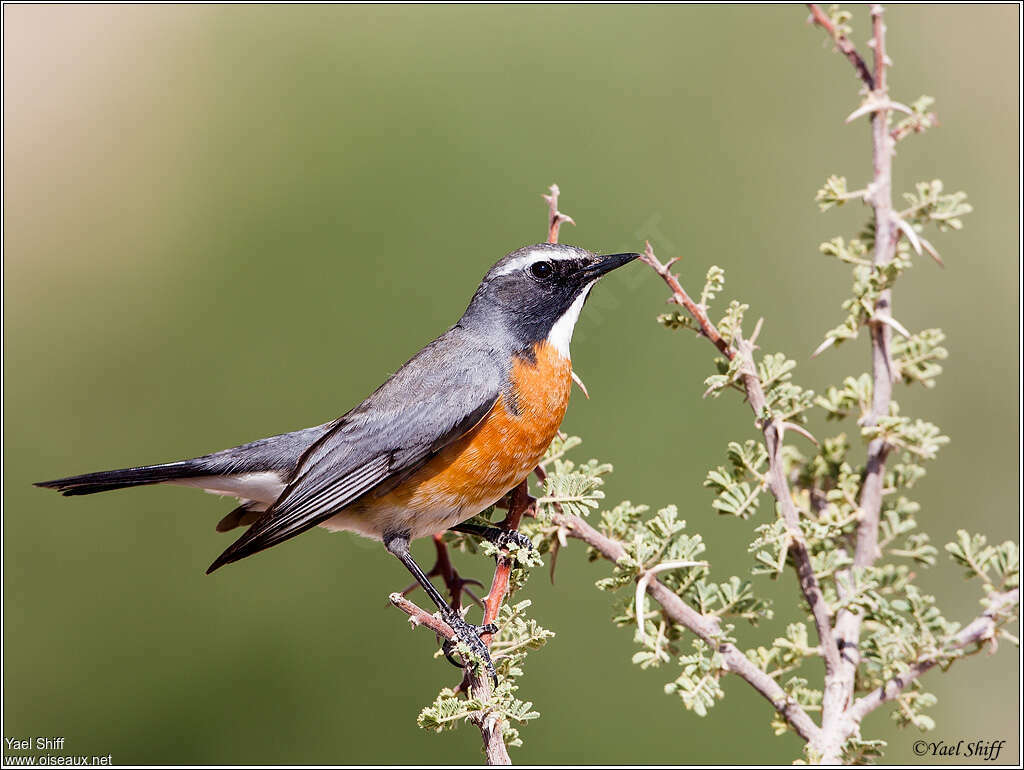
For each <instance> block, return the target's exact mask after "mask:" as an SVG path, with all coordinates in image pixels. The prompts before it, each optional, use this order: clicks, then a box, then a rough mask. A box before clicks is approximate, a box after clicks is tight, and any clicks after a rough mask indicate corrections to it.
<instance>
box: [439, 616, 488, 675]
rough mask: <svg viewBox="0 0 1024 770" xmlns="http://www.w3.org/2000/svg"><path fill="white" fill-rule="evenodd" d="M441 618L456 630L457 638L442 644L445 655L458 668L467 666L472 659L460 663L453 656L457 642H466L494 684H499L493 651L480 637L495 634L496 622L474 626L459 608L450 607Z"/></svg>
mask: <svg viewBox="0 0 1024 770" xmlns="http://www.w3.org/2000/svg"><path fill="white" fill-rule="evenodd" d="M441 618H442V619H443V620H444V622H445V623H447V624H448V625H449V626H451V629H452V631H454V632H455V639H452V640H446V641H445V643H444V644H443V645H441V651H442V652H443V653H444V656H445V657H446V658H447V659H448V662H449V663H451V664H452V665H453V666H455V667H456V668H465V667H466V665H467V664H470V661H468V660H466V661H465V662H463V663H460V662H459V661H458V660H456V659H455V658H454V657H453V653H455V652H457V650H456V649H455V646H456V644H458V643H460V642H461V643H462V644H465V645H466V646H467V647H468V648H469V651H470V652H471V653H472V654H473V655H474V656H476V657H477V658H479V659H480V662H481V664H482V665H483V667H484V668H485V669H486V670H487V674H488V675H489V676H490V677H491V681H492V682H494V686H495V687H497V686H498V672H497V671H495V670H494V663H493V662H491V652H490V650H488V649H487V645H486V644H484V640H483V639H481V638H480V635H481V634H495V633H497V632H498V627H497V626H496V625H494V623H488V624H487V625H484V626H474V625H473V624H472V623H467V622H466V619H465V618H463V617H462V613H461V612H459V611H458V610H454V609H449V610H447V611H442V612H441Z"/></svg>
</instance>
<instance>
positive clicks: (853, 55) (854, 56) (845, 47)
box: [807, 3, 875, 90]
mask: <svg viewBox="0 0 1024 770" xmlns="http://www.w3.org/2000/svg"><path fill="white" fill-rule="evenodd" d="M807 7H808V8H810V10H811V21H812V22H814V23H815V24H817V25H818V26H819V27H821V28H822V29H824V30H825V31H826V32H827V33H828V35H829V37H831V38H832V41H833V42H834V43H835V44H836V48H838V49H839V51H840V53H842V54H843V56H845V57H846V58H847V59H849V60H850V64H852V65H853V68H854V69H855V70H857V76H858V77H859V78H860V79H861V80H863V81H864V85H866V86H867V87H868V89H869V90H872V89H874V87H875V79H874V78H873V77H872V76H871V71H870V70H869V69H868V65H867V64H865V63H864V59H862V58H861V55H860V54H859V53H857V49H856V48H854V45H853V43H851V42H850V39H849V38H848V37H846V35H841V34H839V33H838V32H836V28H835V27H834V26H833V25H832V21H831V20H830V19H829V17H828V15H827V14H826V13H825V12H824V11H822V10H821V8H819V7H818V5H817V4H816V3H808V4H807Z"/></svg>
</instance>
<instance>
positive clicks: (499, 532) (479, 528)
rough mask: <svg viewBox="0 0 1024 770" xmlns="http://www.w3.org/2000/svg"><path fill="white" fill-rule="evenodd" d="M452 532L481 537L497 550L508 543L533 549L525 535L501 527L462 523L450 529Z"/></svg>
mask: <svg viewBox="0 0 1024 770" xmlns="http://www.w3.org/2000/svg"><path fill="white" fill-rule="evenodd" d="M451 531H453V532H464V533H466V534H467V535H476V536H477V537H482V538H483V539H484V540H486V541H487V542H489V543H494V544H495V545H496V546H498V548H505V547H506V546H507V545H508V544H509V543H515V544H516V545H517V546H519V547H520V548H533V543H532V542H531V541H530V538H528V537H527V536H526V535H524V534H522V533H521V532H518V531H516V530H514V529H502V528H501V527H485V526H483V525H482V524H472V523H470V522H468V521H464V522H462V523H461V524H456V525H455V526H454V527H451Z"/></svg>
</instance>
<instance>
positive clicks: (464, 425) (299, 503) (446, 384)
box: [207, 327, 502, 573]
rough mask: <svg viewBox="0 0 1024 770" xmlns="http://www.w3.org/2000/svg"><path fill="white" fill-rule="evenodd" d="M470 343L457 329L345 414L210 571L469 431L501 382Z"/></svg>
mask: <svg viewBox="0 0 1024 770" xmlns="http://www.w3.org/2000/svg"><path fill="white" fill-rule="evenodd" d="M471 342H472V341H471V340H467V339H466V338H465V336H464V334H463V333H462V332H461V330H460V329H459V327H455V328H454V329H452V330H450V331H449V332H448V333H446V334H445V335H444V336H442V337H440V338H439V339H437V340H435V341H434V342H432V343H431V344H430V345H428V346H427V347H426V348H424V349H423V350H421V351H420V352H419V353H418V354H417V355H416V356H415V357H414V358H413V359H412V360H410V361H409V362H408V363H407V364H406V365H405V366H403V367H402V368H401V369H399V370H398V372H396V373H395V374H394V375H393V376H392V377H391V378H390V379H389V380H388V381H387V382H385V383H384V385H382V386H381V387H380V388H378V389H377V391H375V392H374V393H373V394H372V395H371V396H370V397H369V398H367V399H366V400H365V401H364V402H363V403H362V404H360V405H359V406H357V407H356V408H355V409H353V410H352V411H351V412H349V413H347V414H346V415H344V416H343V417H341V418H339V419H338V420H337V421H336V422H335V423H334V425H333V426H332V427H331V429H330V430H328V431H327V433H325V434H324V436H323V437H322V438H320V439H319V440H318V441H317V442H315V443H314V444H313V445H312V446H311V447H310V448H309V449H308V450H307V451H306V452H305V454H304V455H303V456H302V458H301V459H300V461H299V464H298V468H297V470H296V473H295V475H294V476H293V477H292V480H291V482H290V483H289V484H288V486H287V487H285V489H284V491H283V492H282V493H281V496H280V497H279V498H278V499H277V501H276V502H275V503H274V504H273V505H272V506H271V507H270V508H268V509H267V511H266V513H264V514H263V515H262V516H261V517H260V518H259V519H258V520H257V521H256V522H255V523H254V524H253V525H252V526H251V527H250V528H249V529H248V530H247V531H246V532H245V534H244V535H242V537H240V538H239V539H238V540H237V541H236V542H235V543H233V544H232V545H231V547H230V548H228V549H227V550H226V551H225V552H224V553H222V554H221V555H220V556H219V557H218V558H217V560H216V561H215V562H214V563H213V564H212V565H211V566H210V569H209V570H207V573H209V572H213V571H214V570H215V569H218V568H219V567H221V566H223V565H225V564H229V563H231V562H235V561H238V560H239V559H243V558H245V557H246V556H250V555H252V554H254V553H257V552H258V551H262V550H264V549H266V548H270V547H271V546H274V545H277V544H278V543H281V542H283V541H285V540H288V539H289V538H292V537H295V536H296V535H298V534H301V533H302V532H305V531H306V530H308V529H311V528H312V527H315V526H316V525H317V524H320V523H322V522H324V521H326V520H327V519H329V518H330V517H331V516H333V515H334V514H335V513H337V512H338V511H340V510H341V509H342V508H344V507H345V506H347V505H350V504H351V503H353V502H354V501H355V500H356V499H358V498H359V497H361V496H362V495H364V494H366V493H367V492H369V491H371V490H373V489H375V488H380V487H381V486H385V487H386V486H387V485H388V484H389V482H391V483H394V482H395V481H396V480H399V479H401V478H403V477H405V476H407V475H408V474H410V473H411V472H413V471H414V470H416V469H417V468H419V467H421V466H422V465H423V464H424V463H425V462H427V461H428V460H429V459H430V458H431V457H433V456H434V455H435V454H436V453H437V452H438V451H439V450H441V449H442V448H443V447H445V446H447V445H448V444H449V443H451V442H452V441H454V440H456V439H457V438H459V437H460V436H462V435H464V434H465V433H467V432H468V431H469V430H471V429H472V428H473V426H475V425H476V424H477V423H478V422H479V421H480V420H481V419H483V417H484V416H485V415H486V414H487V413H488V412H489V411H490V410H491V408H492V407H493V406H494V403H495V402H496V401H497V399H498V395H499V394H500V392H501V384H502V377H501V370H500V368H499V367H498V366H497V362H496V357H495V356H494V355H493V354H492V352H491V351H489V350H484V349H481V348H479V347H478V346H475V345H473V344H471Z"/></svg>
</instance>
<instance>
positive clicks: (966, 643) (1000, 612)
mask: <svg viewBox="0 0 1024 770" xmlns="http://www.w3.org/2000/svg"><path fill="white" fill-rule="evenodd" d="M1019 602H1020V589H1019V588H1014V589H1013V590H1012V591H1007V592H1006V593H1002V594H993V595H992V596H990V597H989V607H988V609H987V610H985V611H984V612H983V613H982V614H981V615H979V616H978V617H977V618H975V619H974V620H973V621H971V622H970V623H968V624H967V625H966V626H964V627H963V628H962V629H960V631H959V633H957V634H955V635H954V636H953V637H952V638H951V639H950V640H949V641H948V643H947V650H949V651H954V650H962V649H964V648H967V647H970V646H971V645H976V646H977V647H978V649H980V648H981V646H982V645H984V644H985V643H986V642H988V643H989V644H991V645H992V647H993V648H994V647H995V636H996V630H997V628H998V626H999V620H1000V618H1001V617H1002V616H1004V615H1005V614H1006V613H1008V612H1010V611H1012V609H1013V608H1014V607H1016V605H1017V604H1018V603H1019ZM938 663H939V660H938V659H937V658H931V659H927V660H920V661H918V662H917V663H915V664H914V665H912V666H911V667H910V669H909V670H908V671H907V672H906V673H904V674H903V675H902V676H900V677H897V678H894V679H890V680H889V681H888V682H886V683H885V684H884V685H883V686H882V687H879V688H877V689H876V690H873V691H872V692H869V693H868V694H867V695H864V696H863V697H860V698H858V699H857V701H856V702H855V703H854V704H853V705H852V706H851V707H850V708H849V709H848V710H847V718H848V719H849V720H850V721H851V722H852V725H851V727H855V726H856V725H857V724H859V723H860V722H861V720H863V719H864V717H866V716H867V715H868V714H870V713H871V712H872V711H874V710H875V709H876V708H878V707H879V706H881V705H882V704H883V703H885V702H887V701H890V700H893V699H894V698H896V697H898V696H899V695H900V693H902V692H903V690H905V689H906V688H907V686H908V685H910V683H911V682H913V681H914V680H915V679H917V678H918V677H919V676H921V674H923V673H925V672H926V671H928V670H929V669H931V668H933V667H935V666H936V665H938Z"/></svg>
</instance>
